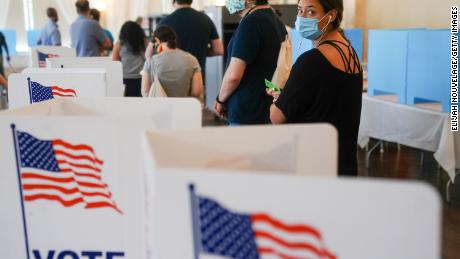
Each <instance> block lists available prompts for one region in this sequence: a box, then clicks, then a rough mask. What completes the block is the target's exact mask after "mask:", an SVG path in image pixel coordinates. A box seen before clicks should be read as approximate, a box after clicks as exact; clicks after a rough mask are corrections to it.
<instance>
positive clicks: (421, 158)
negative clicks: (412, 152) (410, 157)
mask: <svg viewBox="0 0 460 259" xmlns="http://www.w3.org/2000/svg"><path fill="white" fill-rule="evenodd" d="M424 158H425V153H424V152H423V150H421V151H420V165H421V166H423V160H424Z"/></svg>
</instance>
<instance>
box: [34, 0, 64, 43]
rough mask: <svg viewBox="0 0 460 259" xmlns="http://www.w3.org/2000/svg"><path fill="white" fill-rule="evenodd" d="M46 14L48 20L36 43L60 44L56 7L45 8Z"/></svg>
mask: <svg viewBox="0 0 460 259" xmlns="http://www.w3.org/2000/svg"><path fill="white" fill-rule="evenodd" d="M46 15H47V16H48V18H49V21H48V23H46V25H45V27H44V28H43V30H42V33H41V36H40V38H39V39H38V42H37V44H38V45H44V46H61V32H59V29H58V25H57V22H58V20H59V18H58V13H57V11H56V9H54V8H53V7H49V8H48V9H46Z"/></svg>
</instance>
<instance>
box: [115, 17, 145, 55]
mask: <svg viewBox="0 0 460 259" xmlns="http://www.w3.org/2000/svg"><path fill="white" fill-rule="evenodd" d="M118 38H119V40H120V44H121V45H127V46H128V48H129V49H130V50H131V51H132V52H133V54H141V53H142V52H144V51H145V33H144V30H143V29H142V28H141V26H140V25H139V24H138V23H136V22H133V21H127V22H125V23H124V24H123V26H121V30H120V36H119V37H118Z"/></svg>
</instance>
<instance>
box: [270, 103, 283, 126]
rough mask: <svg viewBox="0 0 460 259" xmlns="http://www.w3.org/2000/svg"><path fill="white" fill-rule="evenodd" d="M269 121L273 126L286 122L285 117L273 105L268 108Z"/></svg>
mask: <svg viewBox="0 0 460 259" xmlns="http://www.w3.org/2000/svg"><path fill="white" fill-rule="evenodd" d="M270 121H271V122H272V123H273V124H281V123H285V122H286V117H285V116H284V114H283V112H282V111H281V110H280V109H278V107H276V105H275V104H272V105H271V106H270Z"/></svg>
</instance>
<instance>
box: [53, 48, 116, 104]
mask: <svg viewBox="0 0 460 259" xmlns="http://www.w3.org/2000/svg"><path fill="white" fill-rule="evenodd" d="M47 67H51V68H105V69H106V70H107V84H108V89H107V95H108V96H113V97H121V96H123V91H124V85H123V67H122V65H121V62H119V61H112V60H105V59H103V58H92V57H86V58H82V57H77V58H50V59H48V60H47Z"/></svg>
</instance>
